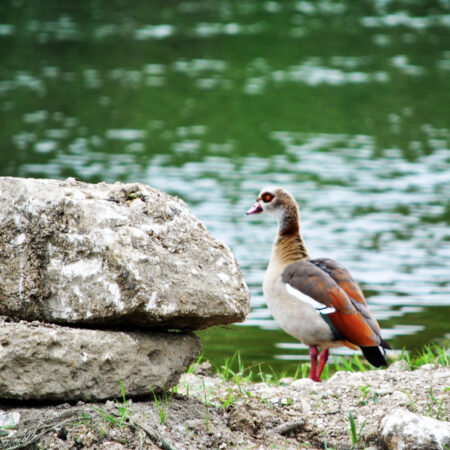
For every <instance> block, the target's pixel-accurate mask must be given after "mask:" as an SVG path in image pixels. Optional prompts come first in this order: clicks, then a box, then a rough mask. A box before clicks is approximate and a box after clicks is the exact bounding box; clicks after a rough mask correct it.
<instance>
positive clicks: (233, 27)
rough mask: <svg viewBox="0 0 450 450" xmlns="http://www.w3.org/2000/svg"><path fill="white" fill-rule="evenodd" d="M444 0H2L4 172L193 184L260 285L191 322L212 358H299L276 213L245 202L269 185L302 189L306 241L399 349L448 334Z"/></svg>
mask: <svg viewBox="0 0 450 450" xmlns="http://www.w3.org/2000/svg"><path fill="white" fill-rule="evenodd" d="M449 9H450V8H449V3H448V2H447V1H444V0H442V1H426V2H423V1H390V0H377V1H375V0H374V1H358V2H354V1H350V0H342V1H331V0H319V1H314V2H312V1H311V2H309V1H256V0H245V1H230V0H221V1H212V0H197V1H190V0H188V1H183V0H180V1H176V2H175V1H169V0H165V1H150V2H145V1H137V0H127V1H85V2H79V1H64V2H60V1H56V0H46V1H45V2H43V1H37V0H3V1H2V2H0V55H1V57H0V140H1V150H0V175H1V176H21V177H49V178H61V179H63V178H66V177H69V176H71V177H78V178H80V179H81V180H83V181H88V182H99V181H107V182H114V181H124V182H134V181H140V182H143V183H147V184H149V185H152V186H155V187H157V188H160V189H162V190H164V191H166V192H168V193H170V194H173V195H177V196H179V197H181V198H183V199H184V200H185V201H186V202H187V204H188V205H189V207H190V208H191V209H192V211H193V212H194V213H195V214H196V215H197V216H198V217H199V218H200V219H201V220H202V221H204V223H205V224H206V225H207V226H208V228H209V230H210V231H211V233H212V234H213V235H214V236H216V237H218V238H219V239H221V240H223V241H224V242H225V243H226V244H227V245H228V246H229V247H230V248H231V249H232V251H233V252H234V254H235V255H236V257H237V259H238V261H239V263H240V266H241V269H242V272H243V275H244V278H245V280H246V282H247V284H248V286H249V288H250V292H251V296H252V312H251V314H250V315H249V317H248V319H247V321H246V322H245V323H244V324H242V325H238V326H233V327H228V328H220V327H219V328H215V329H211V330H207V331H204V332H201V333H200V335H201V337H202V340H203V344H204V353H205V355H206V356H207V357H208V358H211V359H212V360H213V361H215V362H216V363H217V364H220V361H222V360H223V358H225V357H227V356H231V355H233V354H234V353H235V352H236V351H240V353H241V355H242V358H243V360H244V363H245V364H247V365H249V364H250V365H251V364H255V363H258V362H262V363H264V364H265V365H266V366H265V367H267V366H268V365H269V364H270V365H271V366H272V367H275V368H280V367H282V366H285V365H295V364H296V361H299V360H303V359H305V358H307V357H308V356H307V354H308V353H307V349H306V347H305V346H303V345H301V344H299V343H298V342H296V341H295V340H293V339H292V338H290V337H289V336H287V335H286V334H285V333H283V332H282V331H280V330H279V328H278V327H277V325H276V323H275V322H274V321H273V319H272V317H271V315H270V313H269V311H268V309H267V307H266V305H265V303H264V299H263V296H262V280H263V276H264V271H265V268H266V265H267V262H268V258H269V255H270V249H271V245H272V241H273V239H274V235H275V232H276V223H275V222H274V220H273V218H271V217H265V216H258V217H254V216H252V217H246V216H245V211H246V210H247V209H248V208H249V207H250V206H251V205H252V204H253V203H254V201H255V198H256V196H257V194H258V192H259V191H260V189H261V188H262V187H263V186H266V185H273V184H277V185H282V186H284V187H286V188H287V189H289V190H290V191H291V192H292V193H293V194H294V195H295V197H296V198H297V200H298V202H299V205H300V209H301V214H302V230H303V235H304V238H305V241H306V244H307V246H308V249H309V251H310V254H311V255H312V256H313V257H323V256H327V257H331V258H334V259H336V260H338V261H340V262H341V263H343V264H344V265H345V266H346V267H347V268H348V269H349V270H350V272H351V273H352V274H353V276H354V278H355V279H356V280H358V281H359V282H360V284H361V286H362V288H363V290H364V291H365V293H366V295H367V298H368V302H369V303H370V307H371V309H372V310H373V312H374V314H375V316H376V317H377V319H378V321H379V322H380V325H381V327H382V330H383V335H384V337H385V338H386V339H387V340H388V341H389V342H390V344H391V346H392V347H393V348H394V349H397V350H399V349H401V348H403V347H405V348H407V349H409V350H415V349H418V348H420V347H421V346H422V345H423V344H426V343H429V342H430V341H432V340H442V339H449V338H450V326H449V319H450V227H449V225H450V146H449V135H450V131H449V130H450V121H449V116H450V115H449V110H450V107H449V105H450V86H449V85H450V83H449V78H450V77H449V76H450V33H449V29H450V14H449ZM345 353H346V352H343V350H342V349H341V350H339V349H337V350H335V351H334V354H345Z"/></svg>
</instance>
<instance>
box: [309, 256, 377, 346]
mask: <svg viewBox="0 0 450 450" xmlns="http://www.w3.org/2000/svg"><path fill="white" fill-rule="evenodd" d="M311 262H312V263H313V264H314V265H316V266H317V267H319V268H320V269H322V270H323V271H325V272H326V273H327V274H328V275H330V277H331V278H333V280H334V281H335V282H336V284H337V285H338V286H339V287H340V288H341V289H342V290H343V291H344V292H345V293H346V294H347V297H348V298H349V299H350V301H351V302H352V303H353V306H354V307H355V308H356V309H357V310H358V311H359V312H360V313H361V314H362V316H363V317H364V319H365V321H366V322H367V324H368V325H369V326H370V328H372V330H373V331H374V332H375V333H376V334H377V335H378V336H380V338H381V330H380V326H379V325H378V322H377V320H376V319H375V317H374V315H373V314H372V313H371V312H370V310H369V308H368V306H367V302H366V299H365V297H364V294H363V292H362V290H361V288H360V287H359V285H358V283H357V282H356V281H355V280H354V279H353V278H352V276H351V275H350V274H349V272H348V270H347V269H346V268H345V267H344V266H343V265H342V264H340V263H338V262H337V261H334V260H332V259H325V258H321V259H315V260H312V261H311Z"/></svg>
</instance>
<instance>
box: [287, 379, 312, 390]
mask: <svg viewBox="0 0 450 450" xmlns="http://www.w3.org/2000/svg"><path fill="white" fill-rule="evenodd" d="M315 384H316V382H315V381H313V380H311V379H310V378H299V379H298V380H295V381H294V382H293V383H292V384H291V387H292V388H293V389H296V390H299V391H301V390H303V389H312V388H313V387H315V386H314V385H315Z"/></svg>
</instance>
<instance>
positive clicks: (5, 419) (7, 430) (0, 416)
mask: <svg viewBox="0 0 450 450" xmlns="http://www.w3.org/2000/svg"><path fill="white" fill-rule="evenodd" d="M19 422H20V413H19V412H17V411H14V412H4V411H0V430H1V431H2V432H3V433H4V434H3V435H5V434H6V435H10V434H13V433H14V432H15V430H14V428H16V427H17V425H19ZM0 436H2V434H0Z"/></svg>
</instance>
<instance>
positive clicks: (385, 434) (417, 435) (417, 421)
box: [380, 409, 450, 450]
mask: <svg viewBox="0 0 450 450" xmlns="http://www.w3.org/2000/svg"><path fill="white" fill-rule="evenodd" d="M380 434H381V438H382V440H383V441H384V443H385V445H386V447H387V448H389V449H392V450H401V449H407V448H415V449H423V450H439V449H443V448H445V447H449V446H450V423H448V422H442V421H441V420H436V419H432V418H431V417H424V416H421V415H420V414H414V413H412V412H409V411H407V410H404V409H395V410H394V411H392V412H390V413H389V414H387V415H386V416H385V417H384V418H383V420H382V421H381V433H380Z"/></svg>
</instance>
